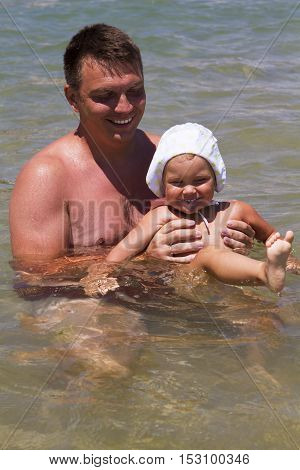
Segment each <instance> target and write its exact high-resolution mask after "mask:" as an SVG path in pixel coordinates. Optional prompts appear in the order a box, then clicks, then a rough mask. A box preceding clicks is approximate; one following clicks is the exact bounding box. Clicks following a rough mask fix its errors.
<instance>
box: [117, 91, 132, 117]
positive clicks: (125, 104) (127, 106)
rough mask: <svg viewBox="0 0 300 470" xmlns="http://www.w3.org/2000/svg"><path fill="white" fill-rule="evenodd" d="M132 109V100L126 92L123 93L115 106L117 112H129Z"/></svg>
mask: <svg viewBox="0 0 300 470" xmlns="http://www.w3.org/2000/svg"><path fill="white" fill-rule="evenodd" d="M132 109H133V106H132V104H131V103H130V101H128V99H127V96H126V95H125V93H122V95H121V96H120V98H119V101H118V102H117V104H116V106H115V112H117V113H129V112H130V111H132Z"/></svg>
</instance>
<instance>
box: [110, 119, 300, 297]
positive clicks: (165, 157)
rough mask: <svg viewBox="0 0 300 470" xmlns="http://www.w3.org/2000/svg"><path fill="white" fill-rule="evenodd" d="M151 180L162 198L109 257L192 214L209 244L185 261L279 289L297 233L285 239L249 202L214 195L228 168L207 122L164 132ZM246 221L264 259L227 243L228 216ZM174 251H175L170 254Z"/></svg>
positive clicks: (123, 254)
mask: <svg viewBox="0 0 300 470" xmlns="http://www.w3.org/2000/svg"><path fill="white" fill-rule="evenodd" d="M146 179H147V184H148V186H149V188H150V189H151V191H152V192H153V193H154V194H156V195H157V196H158V197H160V198H164V199H159V200H157V201H155V204H154V208H153V209H152V210H151V211H150V212H148V213H147V214H146V215H145V216H144V217H143V219H142V220H141V221H140V223H139V224H138V225H137V226H136V227H135V228H134V229H133V230H131V231H130V232H129V234H128V235H127V236H126V237H125V238H124V239H123V240H121V241H120V243H119V244H118V245H117V246H115V247H114V248H113V249H112V251H111V252H110V253H109V255H108V257H107V261H108V262H122V261H125V260H128V259H130V258H132V257H134V256H135V255H137V254H138V253H140V252H141V251H143V250H145V248H146V247H147V245H148V244H149V242H150V241H151V239H152V238H153V236H154V235H155V233H156V232H157V231H158V230H159V229H160V228H161V227H162V226H163V225H165V224H166V223H167V222H169V221H171V220H174V219H178V218H189V219H192V220H194V221H195V222H196V225H197V226H198V229H200V230H201V232H202V239H203V241H204V245H205V247H204V248H203V249H202V250H200V251H199V252H198V254H197V256H196V257H195V259H194V260H193V261H192V262H191V263H190V264H189V265H188V266H187V269H188V270H195V269H197V270H205V271H207V272H209V273H210V274H212V275H213V276H214V277H215V278H217V279H218V280H220V281H223V282H225V283H228V284H242V283H246V282H247V283H253V284H261V283H263V284H265V285H266V286H268V287H269V288H270V289H271V290H273V291H275V292H280V291H281V290H282V289H283V286H284V279H285V268H286V263H287V259H288V256H289V253H290V251H291V244H292V241H293V237H294V236H293V232H291V231H288V232H287V233H286V235H285V237H284V239H281V238H280V234H279V233H278V232H276V231H275V229H274V228H273V227H272V226H271V225H270V224H268V223H267V222H266V221H265V220H264V219H263V218H262V217H261V216H260V215H259V214H258V213H257V212H256V211H255V209H254V208H253V207H251V206H250V205H249V204H246V203H244V202H242V201H236V200H233V201H223V202H216V201H214V200H213V196H214V192H215V191H217V192H219V191H221V190H222V188H223V186H224V183H225V180H226V168H225V164H224V161H223V159H222V157H221V154H220V152H219V148H218V145H217V140H216V138H215V137H214V136H213V134H212V132H211V131H210V130H209V129H206V128H205V127H203V126H201V125H199V124H194V123H187V124H183V125H178V126H174V127H172V128H170V129H169V130H168V131H167V132H165V133H164V134H163V136H162V137H161V140H160V142H159V145H158V147H157V150H156V152H155V154H154V156H153V160H152V162H151V164H150V167H149V170H148V173H147V178H146ZM230 218H231V219H236V220H241V221H244V222H246V223H247V224H249V225H251V227H252V228H253V229H254V230H255V238H256V239H257V240H260V241H262V242H264V243H265V246H266V248H267V250H266V252H267V260H266V261H265V262H262V261H256V260H253V259H250V258H247V257H245V256H243V255H240V254H238V253H234V252H233V251H231V250H230V249H228V248H226V247H225V246H224V244H223V242H222V238H221V236H220V232H221V231H222V229H223V228H224V227H225V226H226V222H227V220H229V219H230ZM170 254H171V255H172V256H176V253H170Z"/></svg>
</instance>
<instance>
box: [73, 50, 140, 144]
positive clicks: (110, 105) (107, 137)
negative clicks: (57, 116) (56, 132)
mask: <svg viewBox="0 0 300 470" xmlns="http://www.w3.org/2000/svg"><path fill="white" fill-rule="evenodd" d="M76 95H77V102H76V108H77V111H78V112H79V113H80V120H81V123H82V124H83V125H84V126H85V128H86V129H87V130H88V131H89V132H91V133H92V135H99V137H100V136H101V139H103V140H104V141H108V142H110V143H113V142H115V143H117V142H126V141H130V140H131V139H132V137H133V135H134V133H135V131H136V128H137V126H138V125H139V123H140V121H141V119H142V117H143V114H144V110H145V105H146V94H145V89H144V79H143V76H142V74H141V73H139V72H138V71H137V70H134V69H133V68H129V67H128V68H126V69H125V68H124V72H123V73H119V74H117V73H113V72H109V71H108V70H107V69H106V68H105V67H104V66H102V65H101V64H99V63H98V62H96V61H93V60H92V59H85V60H84V61H83V63H82V67H81V81H80V86H79V90H78V92H76Z"/></svg>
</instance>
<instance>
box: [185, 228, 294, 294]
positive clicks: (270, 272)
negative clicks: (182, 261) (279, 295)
mask: <svg viewBox="0 0 300 470" xmlns="http://www.w3.org/2000/svg"><path fill="white" fill-rule="evenodd" d="M279 236H280V235H279V234H276V235H274V237H272V238H271V239H270V240H268V243H267V262H263V261H257V260H254V259H251V258H247V257H246V256H243V255H240V254H238V253H234V252H233V251H230V250H226V249H220V248H215V247H214V246H208V247H206V248H204V249H203V250H201V251H199V253H198V254H197V256H196V258H195V260H193V261H192V263H190V264H189V266H188V267H187V269H189V270H193V269H199V268H200V269H204V270H205V271H207V272H209V273H210V274H212V275H213V276H214V277H215V278H216V279H218V280H219V281H222V282H224V283H227V284H237V285H238V284H245V283H247V284H248V283H251V284H262V283H263V284H265V285H266V286H268V287H269V288H270V289H271V290H273V291H275V292H280V291H281V290H282V288H283V285H284V279H285V267H286V263H287V258H288V256H289V253H290V251H291V243H292V241H293V232H287V233H286V236H285V238H284V240H280V239H279Z"/></svg>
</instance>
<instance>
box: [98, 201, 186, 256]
mask: <svg viewBox="0 0 300 470" xmlns="http://www.w3.org/2000/svg"><path fill="white" fill-rule="evenodd" d="M176 218H177V217H175V215H173V214H172V212H170V210H169V209H168V207H167V206H160V207H157V208H156V209H153V210H152V211H150V212H148V213H147V214H146V215H145V216H144V217H143V218H142V220H141V221H140V222H139V223H138V225H137V226H136V227H135V228H133V229H132V230H131V231H130V232H129V233H128V235H127V236H126V237H125V238H123V240H121V241H120V242H119V243H118V244H117V245H116V246H115V247H114V248H113V249H112V250H111V251H110V253H109V254H108V256H107V258H106V261H107V262H110V263H121V262H122V261H125V260H129V259H131V258H133V257H134V256H136V255H138V254H139V253H140V252H141V251H143V250H145V248H146V247H147V246H148V244H149V243H150V241H151V240H152V238H153V237H154V235H155V234H156V232H157V231H158V230H159V229H160V228H161V227H162V226H163V225H165V224H166V223H167V222H170V221H171V220H174V219H176Z"/></svg>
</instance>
